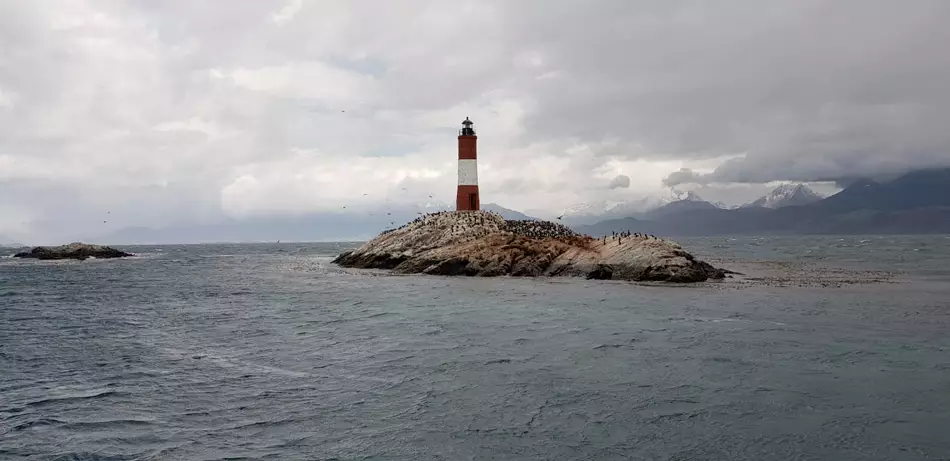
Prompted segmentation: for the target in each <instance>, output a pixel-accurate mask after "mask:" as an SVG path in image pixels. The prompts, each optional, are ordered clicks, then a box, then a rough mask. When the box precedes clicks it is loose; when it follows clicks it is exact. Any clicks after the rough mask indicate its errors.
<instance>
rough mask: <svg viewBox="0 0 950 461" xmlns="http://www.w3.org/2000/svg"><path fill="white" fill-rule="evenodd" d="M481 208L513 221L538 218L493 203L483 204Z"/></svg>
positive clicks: (535, 219) (536, 219)
mask: <svg viewBox="0 0 950 461" xmlns="http://www.w3.org/2000/svg"><path fill="white" fill-rule="evenodd" d="M481 208H482V210H485V211H491V212H493V213H498V214H500V215H501V217H502V218H505V219H507V220H515V221H538V220H539V219H538V218H532V217H531V216H528V215H526V214H524V213H522V212H520V211H515V210H512V209H509V208H505V207H503V206H501V205H498V204H495V203H486V204H483V205H482V206H481Z"/></svg>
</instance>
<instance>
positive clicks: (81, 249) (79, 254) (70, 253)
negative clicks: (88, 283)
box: [13, 242, 135, 261]
mask: <svg viewBox="0 0 950 461" xmlns="http://www.w3.org/2000/svg"><path fill="white" fill-rule="evenodd" d="M127 256H135V255H133V254H131V253H126V252H124V251H120V250H117V249H115V248H112V247H107V246H102V245H91V244H88V243H80V242H73V243H70V244H68V245H60V246H55V247H35V248H33V249H32V250H30V251H25V252H22V253H17V254H15V255H13V257H14V258H29V259H44V260H48V259H78V260H80V261H82V260H84V259H86V258H97V259H106V258H124V257H127Z"/></svg>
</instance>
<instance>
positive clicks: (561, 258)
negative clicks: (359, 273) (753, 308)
mask: <svg viewBox="0 0 950 461" xmlns="http://www.w3.org/2000/svg"><path fill="white" fill-rule="evenodd" d="M333 262H334V263H336V264H338V265H340V266H343V267H351V268H371V269H391V270H393V271H394V272H397V273H403V274H411V273H421V274H433V275H465V276H483V277H490V276H500V275H511V276H575V277H586V278H588V279H602V280H611V279H613V280H630V281H658V282H674V283H687V282H702V281H706V280H709V279H722V278H724V277H725V274H726V273H727V272H726V271H724V270H722V269H717V268H715V267H713V266H712V265H710V264H708V263H705V262H702V261H699V260H697V259H696V258H694V257H693V255H691V254H689V253H687V252H686V250H684V249H683V247H681V246H680V245H679V244H677V243H675V242H672V241H669V240H664V239H660V238H656V237H652V236H641V235H636V234H634V235H623V236H607V237H602V238H594V237H590V236H586V235H581V234H578V233H576V232H574V231H572V230H570V229H569V228H567V227H565V226H563V225H560V224H555V223H552V222H547V221H514V220H505V219H504V218H502V217H501V216H500V215H497V214H495V213H491V212H486V211H448V212H440V213H433V214H429V215H425V216H421V217H419V218H416V219H415V220H414V221H412V222H410V223H408V224H405V225H403V226H401V227H399V228H397V229H391V230H386V231H383V232H382V233H381V234H380V235H379V236H377V237H376V238H374V239H372V240H370V241H369V242H366V243H365V244H364V245H363V246H361V247H359V248H358V249H356V250H354V251H350V252H346V253H343V254H341V255H339V256H338V257H337V258H336V259H334V260H333Z"/></svg>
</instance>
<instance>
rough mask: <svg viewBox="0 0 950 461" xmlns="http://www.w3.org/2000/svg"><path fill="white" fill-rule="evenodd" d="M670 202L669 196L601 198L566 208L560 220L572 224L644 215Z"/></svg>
mask: <svg viewBox="0 0 950 461" xmlns="http://www.w3.org/2000/svg"><path fill="white" fill-rule="evenodd" d="M669 202H670V199H667V198H660V197H643V198H640V199H633V200H623V201H608V200H601V201H596V202H588V203H579V204H575V205H572V206H569V207H567V208H565V209H564V210H563V211H562V214H561V219H560V222H561V223H564V224H565V225H568V226H570V225H585V224H593V223H596V222H598V221H603V220H607V219H620V218H627V217H642V216H643V214H644V213H645V212H647V211H649V210H652V209H655V208H658V207H660V206H663V205H665V204H667V203H669Z"/></svg>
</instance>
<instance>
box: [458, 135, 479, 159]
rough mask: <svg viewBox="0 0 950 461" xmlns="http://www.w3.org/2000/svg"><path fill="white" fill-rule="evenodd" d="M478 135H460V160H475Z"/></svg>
mask: <svg viewBox="0 0 950 461" xmlns="http://www.w3.org/2000/svg"><path fill="white" fill-rule="evenodd" d="M477 139H478V137H477V136H459V160H475V157H476V152H475V140H477Z"/></svg>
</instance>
